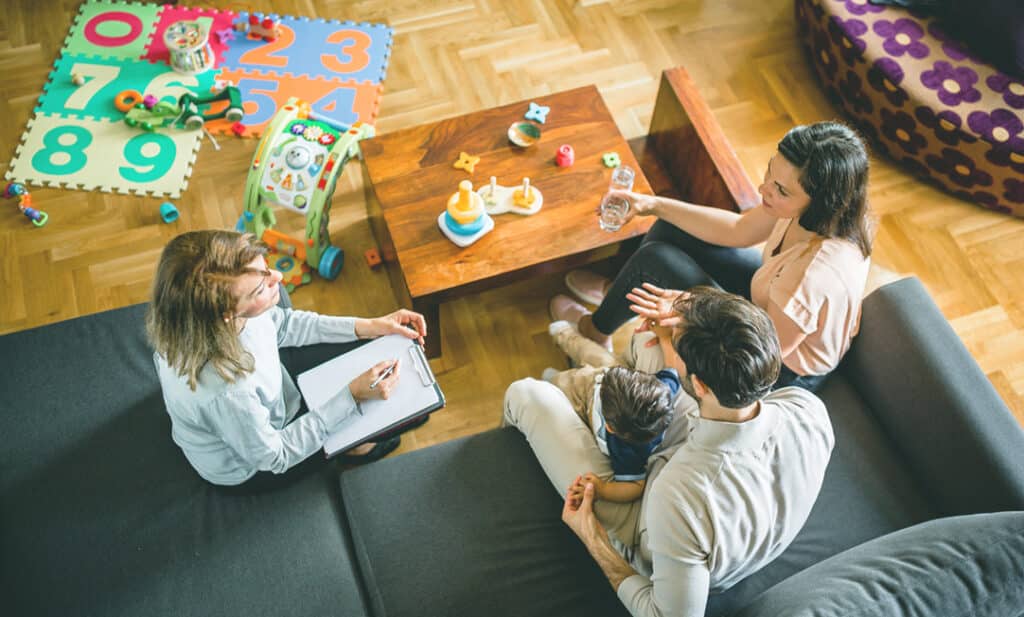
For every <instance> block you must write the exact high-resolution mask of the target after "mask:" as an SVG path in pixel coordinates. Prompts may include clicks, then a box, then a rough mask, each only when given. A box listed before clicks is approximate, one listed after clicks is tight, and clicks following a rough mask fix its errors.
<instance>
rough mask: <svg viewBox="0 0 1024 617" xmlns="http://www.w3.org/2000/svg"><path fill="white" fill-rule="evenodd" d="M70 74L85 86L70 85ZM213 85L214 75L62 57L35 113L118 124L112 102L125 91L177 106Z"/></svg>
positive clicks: (110, 60) (145, 64)
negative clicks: (183, 98)
mask: <svg viewBox="0 0 1024 617" xmlns="http://www.w3.org/2000/svg"><path fill="white" fill-rule="evenodd" d="M73 73H75V74H78V75H81V76H82V77H83V78H84V79H85V84H84V85H81V86H76V85H74V84H73V83H72V81H71V75H72V74H73ZM213 82H214V72H213V71H206V72H205V73H201V74H199V75H182V74H180V73H175V72H174V71H172V70H171V68H170V67H169V66H167V65H165V64H150V63H149V62H139V61H137V60H135V61H133V60H124V59H119V58H96V57H85V56H79V55H74V54H72V55H63V56H61V57H60V59H58V60H57V64H56V66H55V68H54V70H53V72H52V73H50V79H49V81H48V82H47V84H46V85H45V86H43V88H44V90H45V92H44V93H43V96H41V97H40V98H39V105H38V106H37V107H36V111H37V112H45V113H47V114H63V115H66V116H68V117H72V118H87V117H88V118H94V119H100V118H103V119H106V120H113V121H120V120H123V119H124V113H122V112H120V111H118V110H117V107H115V106H114V99H115V98H116V97H117V95H118V94H120V93H121V92H123V91H125V90H136V91H138V92H139V93H141V94H152V95H154V96H156V97H158V98H160V99H161V100H166V101H171V102H176V101H177V100H178V97H180V96H181V95H182V94H185V93H186V92H190V91H191V92H194V93H197V94H198V93H207V92H209V91H210V89H211V88H212V87H213V85H214V84H213Z"/></svg>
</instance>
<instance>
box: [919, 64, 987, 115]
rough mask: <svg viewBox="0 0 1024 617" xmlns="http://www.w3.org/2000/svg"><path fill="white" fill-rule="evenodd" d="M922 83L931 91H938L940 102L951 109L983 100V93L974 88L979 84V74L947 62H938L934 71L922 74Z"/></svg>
mask: <svg viewBox="0 0 1024 617" xmlns="http://www.w3.org/2000/svg"><path fill="white" fill-rule="evenodd" d="M921 83H922V84H924V87H926V88H928V89H930V90H937V91H938V96H939V100H940V101H942V103H943V104H944V105H948V106H950V107H956V106H957V105H959V104H960V103H976V102H978V101H979V100H981V92H979V91H978V89H977V88H975V87H974V84H976V83H978V74H977V73H975V72H974V70H973V69H970V68H968V67H966V66H953V65H952V64H950V63H948V62H946V61H945V60H938V61H936V62H935V64H934V66H933V69H932V70H930V71H924V72H922V73H921Z"/></svg>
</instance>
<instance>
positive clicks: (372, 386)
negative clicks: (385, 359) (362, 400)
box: [370, 360, 398, 390]
mask: <svg viewBox="0 0 1024 617" xmlns="http://www.w3.org/2000/svg"><path fill="white" fill-rule="evenodd" d="M396 366H398V360H395V361H394V362H393V363H392V364H391V366H389V367H387V368H386V369H384V372H383V373H381V374H380V375H377V379H374V380H373V383H371V384H370V389H371V390H376V389H377V386H379V385H380V382H382V381H384V378H385V377H387V376H388V375H390V374H391V371H393V370H395V367H396Z"/></svg>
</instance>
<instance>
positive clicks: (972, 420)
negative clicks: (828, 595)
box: [840, 278, 1024, 515]
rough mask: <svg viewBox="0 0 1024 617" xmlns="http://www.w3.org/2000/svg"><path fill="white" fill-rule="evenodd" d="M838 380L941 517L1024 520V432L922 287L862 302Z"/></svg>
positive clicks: (909, 285) (915, 284) (908, 283)
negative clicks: (1019, 514)
mask: <svg viewBox="0 0 1024 617" xmlns="http://www.w3.org/2000/svg"><path fill="white" fill-rule="evenodd" d="M840 372H841V373H843V374H844V375H845V376H846V377H847V379H849V380H850V383H851V385H852V386H853V387H854V388H855V389H856V390H857V392H858V393H860V395H861V396H862V397H863V398H864V401H865V403H867V405H868V406H869V407H870V408H871V409H872V410H873V411H874V413H875V416H876V417H877V418H878V421H879V423H880V426H881V428H882V431H883V432H884V433H885V434H886V435H887V436H888V438H889V440H890V442H891V443H893V444H895V446H896V447H897V448H898V449H899V451H900V453H901V454H902V456H903V457H904V459H905V460H906V462H907V465H908V468H909V470H910V472H911V474H913V476H914V478H915V483H917V484H919V485H920V486H921V487H923V489H924V490H925V491H926V492H927V494H928V496H929V500H930V501H931V502H932V503H933V504H934V505H935V506H936V508H937V509H938V511H939V513H940V514H942V515H954V514H971V513H975V512H998V511H1002V510H1024V467H1022V466H1021V458H1020V453H1021V452H1024V430H1022V429H1021V426H1020V425H1019V424H1018V423H1017V421H1016V420H1014V418H1013V415H1012V414H1011V413H1010V411H1009V410H1008V409H1007V408H1006V405H1005V404H1004V403H1003V401H1002V400H1001V399H1000V398H999V394H998V393H997V392H996V391H995V389H994V388H993V387H992V384H991V383H989V381H988V378H987V377H985V374H984V373H982V372H981V369H980V368H979V367H978V365H977V363H975V362H974V360H973V358H971V355H970V353H968V351H967V349H966V348H965V347H964V345H963V343H962V342H961V341H960V339H959V338H958V337H957V335H956V333H955V332H953V329H952V328H951V327H950V326H949V323H948V322H947V321H946V320H945V318H944V317H943V316H942V313H941V312H939V310H938V308H937V307H936V306H935V303H934V302H932V299H931V297H930V296H929V295H928V292H927V291H925V289H924V287H923V286H922V285H921V282H920V281H919V280H917V279H916V278H910V279H904V280H901V281H897V282H895V283H891V284H889V285H885V286H884V287H881V288H879V289H878V290H877V291H875V292H874V293H872V294H871V295H870V296H868V297H867V298H866V299H865V300H864V310H863V318H862V319H861V326H860V334H858V336H857V338H856V339H854V342H853V346H852V347H851V348H850V352H849V353H848V354H847V356H846V358H845V359H844V361H843V364H842V365H841V367H840Z"/></svg>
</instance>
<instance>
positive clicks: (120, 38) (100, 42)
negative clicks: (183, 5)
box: [63, 0, 164, 59]
mask: <svg viewBox="0 0 1024 617" xmlns="http://www.w3.org/2000/svg"><path fill="white" fill-rule="evenodd" d="M163 9H164V7H162V6H158V5H155V4H138V3H135V2H118V1H115V0H89V1H88V2H85V3H83V4H82V6H80V7H79V8H78V15H77V16H76V17H75V23H74V24H73V25H72V26H71V32H70V33H69V34H68V36H67V38H66V39H64V50H63V53H66V54H81V55H94V56H99V57H102V58H131V59H138V58H140V57H142V54H144V53H145V50H146V45H147V44H148V43H149V37H150V36H151V35H152V34H153V28H154V27H155V24H156V21H157V18H158V16H159V14H160V11H161V10H163Z"/></svg>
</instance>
